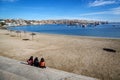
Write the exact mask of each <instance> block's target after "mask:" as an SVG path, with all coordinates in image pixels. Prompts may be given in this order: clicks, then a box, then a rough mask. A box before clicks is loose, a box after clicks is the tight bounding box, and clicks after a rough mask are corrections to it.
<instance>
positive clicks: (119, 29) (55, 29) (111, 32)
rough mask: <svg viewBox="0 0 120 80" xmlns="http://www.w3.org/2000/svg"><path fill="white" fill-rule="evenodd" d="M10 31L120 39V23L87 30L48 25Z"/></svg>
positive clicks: (76, 27) (16, 28) (88, 27)
mask: <svg viewBox="0 0 120 80" xmlns="http://www.w3.org/2000/svg"><path fill="white" fill-rule="evenodd" d="M9 29H11V30H20V31H29V32H39V33H48V34H64V35H77V36H91V37H107V38H120V23H109V24H103V25H98V26H93V25H88V26H87V27H85V28H82V27H80V26H67V25H63V24H46V25H27V26H18V27H10V28H9Z"/></svg>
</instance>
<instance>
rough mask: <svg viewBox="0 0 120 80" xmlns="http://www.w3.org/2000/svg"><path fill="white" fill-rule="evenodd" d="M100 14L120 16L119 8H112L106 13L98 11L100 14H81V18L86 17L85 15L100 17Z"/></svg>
mask: <svg viewBox="0 0 120 80" xmlns="http://www.w3.org/2000/svg"><path fill="white" fill-rule="evenodd" d="M101 14H112V15H120V6H119V7H116V8H112V9H109V10H106V11H100V12H92V13H86V14H81V16H87V15H101Z"/></svg>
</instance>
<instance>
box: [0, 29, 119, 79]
mask: <svg viewBox="0 0 120 80" xmlns="http://www.w3.org/2000/svg"><path fill="white" fill-rule="evenodd" d="M23 39H24V40H23ZM26 39H29V40H26ZM103 48H109V49H114V50H116V52H109V51H105V50H103ZM0 56H5V57H9V58H13V59H17V60H22V61H26V60H27V59H28V58H29V57H30V56H34V57H35V56H37V57H39V59H40V58H41V57H44V58H45V60H46V64H47V66H49V67H52V68H56V69H60V70H64V71H68V72H73V73H77V74H82V75H86V76H90V77H96V78H100V79H102V80H119V79H120V39H105V38H95V37H94V38H90V37H81V36H67V35H52V34H36V35H34V37H33V40H32V36H31V35H30V33H28V32H27V33H23V32H22V33H21V37H20V33H19V34H17V33H16V32H9V31H7V30H0Z"/></svg>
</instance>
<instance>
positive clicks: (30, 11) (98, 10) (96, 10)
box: [0, 0, 120, 22]
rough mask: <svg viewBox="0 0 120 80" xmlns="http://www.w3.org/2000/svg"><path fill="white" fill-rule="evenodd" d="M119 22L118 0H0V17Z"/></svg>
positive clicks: (119, 8)
mask: <svg viewBox="0 0 120 80" xmlns="http://www.w3.org/2000/svg"><path fill="white" fill-rule="evenodd" d="M8 18H9V19H27V20H47V19H80V20H81V19H84V20H99V21H112V22H120V0H0V19H8Z"/></svg>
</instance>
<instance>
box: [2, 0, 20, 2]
mask: <svg viewBox="0 0 120 80" xmlns="http://www.w3.org/2000/svg"><path fill="white" fill-rule="evenodd" d="M0 1H3V2H16V1H18V0H0Z"/></svg>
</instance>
